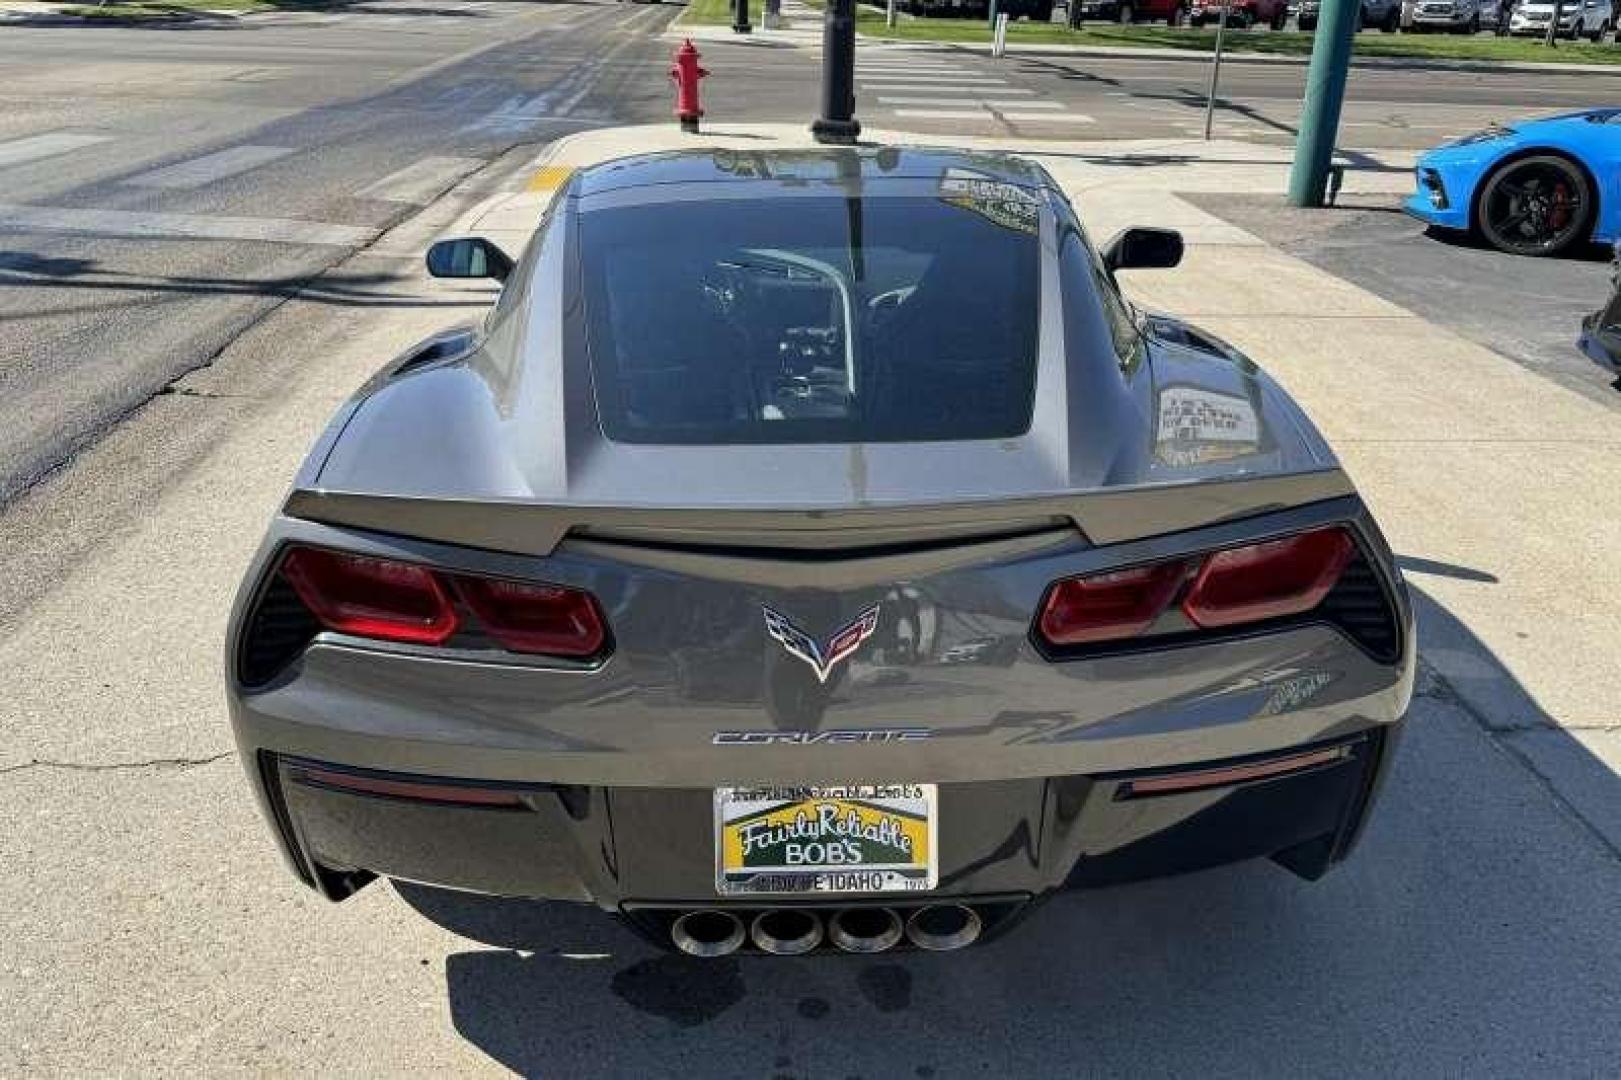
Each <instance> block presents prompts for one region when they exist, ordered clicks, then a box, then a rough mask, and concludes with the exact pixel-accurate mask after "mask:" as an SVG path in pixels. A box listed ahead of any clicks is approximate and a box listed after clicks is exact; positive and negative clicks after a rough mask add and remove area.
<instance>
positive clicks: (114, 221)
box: [0, 203, 377, 247]
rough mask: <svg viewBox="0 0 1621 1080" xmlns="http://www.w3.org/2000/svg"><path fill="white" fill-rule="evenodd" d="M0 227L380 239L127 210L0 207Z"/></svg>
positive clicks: (310, 225) (308, 224)
mask: <svg viewBox="0 0 1621 1080" xmlns="http://www.w3.org/2000/svg"><path fill="white" fill-rule="evenodd" d="M0 226H3V227H5V228H8V229H13V230H16V231H18V232H65V233H85V234H89V235H91V236H107V237H132V238H142V239H144V238H147V237H169V238H171V239H176V238H177V239H185V240H261V241H264V242H266V243H271V244H317V245H330V246H333V247H350V246H353V245H356V244H364V243H366V242H367V241H369V240H371V239H372V238H374V237H375V236H376V235H377V230H376V229H367V228H362V227H361V226H358V225H332V224H328V223H326V222H321V221H294V220H292V219H290V218H254V217H214V216H206V217H205V216H202V215H199V214H149V213H140V212H135V211H129V210H89V209H83V208H80V207H74V208H72V209H57V208H55V207H50V206H19V205H15V204H7V203H0Z"/></svg>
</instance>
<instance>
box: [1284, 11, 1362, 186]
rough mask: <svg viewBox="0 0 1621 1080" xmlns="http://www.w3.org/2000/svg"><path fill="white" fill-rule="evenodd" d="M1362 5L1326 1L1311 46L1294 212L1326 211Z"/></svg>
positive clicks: (1294, 173) (1293, 175)
mask: <svg viewBox="0 0 1621 1080" xmlns="http://www.w3.org/2000/svg"><path fill="white" fill-rule="evenodd" d="M1361 10H1362V0H1323V6H1322V7H1321V8H1320V9H1319V11H1318V15H1317V37H1316V40H1315V41H1313V42H1312V46H1311V70H1310V71H1308V72H1307V73H1306V105H1305V108H1303V109H1302V110H1301V111H1300V135H1299V137H1298V138H1296V139H1295V164H1294V168H1293V169H1292V170H1291V171H1290V173H1289V203H1290V205H1292V206H1322V205H1323V195H1324V188H1325V187H1326V186H1327V184H1328V169H1329V166H1330V165H1331V164H1333V161H1334V140H1335V136H1336V135H1338V133H1339V127H1340V105H1341V104H1342V103H1343V102H1344V101H1345V76H1346V75H1347V73H1348V72H1349V71H1350V68H1351V45H1352V44H1353V43H1354V41H1355V40H1356V24H1357V16H1358V15H1359V14H1360V13H1361Z"/></svg>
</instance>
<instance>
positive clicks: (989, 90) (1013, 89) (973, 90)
mask: <svg viewBox="0 0 1621 1080" xmlns="http://www.w3.org/2000/svg"><path fill="white" fill-rule="evenodd" d="M861 88H862V89H863V90H870V91H872V92H873V93H875V94H907V93H916V94H978V95H979V96H981V97H983V96H985V95H986V94H995V95H996V96H997V97H1008V96H1015V97H1018V96H1024V95H1033V94H1034V93H1035V91H1034V90H1022V89H1020V88H1019V87H1017V86H916V85H913V84H912V83H904V84H901V85H898V86H874V85H872V84H871V83H863V84H862V85H861Z"/></svg>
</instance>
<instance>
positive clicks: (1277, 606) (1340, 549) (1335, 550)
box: [1182, 529, 1356, 629]
mask: <svg viewBox="0 0 1621 1080" xmlns="http://www.w3.org/2000/svg"><path fill="white" fill-rule="evenodd" d="M1355 550H1356V546H1355V544H1354V543H1353V542H1352V540H1351V538H1350V536H1349V535H1347V534H1346V532H1345V530H1344V529H1317V530H1314V531H1312V532H1307V533H1300V534H1299V535H1297V536H1286V537H1284V538H1282V539H1281V540H1267V541H1265V542H1263V543H1259V544H1249V545H1246V546H1245V547H1239V548H1228V549H1227V550H1226V551H1218V552H1216V553H1215V554H1213V555H1211V556H1210V557H1209V558H1208V559H1206V560H1205V564H1204V568H1203V569H1202V570H1200V571H1199V576H1198V577H1197V578H1196V579H1195V580H1194V582H1193V587H1192V588H1190V589H1189V590H1188V595H1187V598H1186V599H1184V600H1183V601H1182V610H1183V612H1185V613H1186V614H1187V617H1188V618H1189V619H1192V620H1193V621H1194V622H1195V623H1197V624H1198V625H1199V626H1202V627H1205V628H1206V629H1209V628H1212V627H1220V626H1233V625H1235V624H1237V623H1250V622H1259V621H1260V620H1262V619H1276V618H1281V617H1283V616H1286V615H1299V614H1302V613H1303V612H1307V611H1310V610H1311V609H1312V608H1314V607H1316V606H1317V605H1318V604H1319V603H1321V602H1322V599H1323V597H1325V596H1327V595H1328V591H1329V590H1330V589H1332V588H1333V587H1334V583H1335V582H1336V581H1338V580H1339V577H1340V572H1341V571H1343V570H1344V569H1345V564H1346V563H1348V562H1350V561H1351V556H1352V554H1353V553H1354V552H1355Z"/></svg>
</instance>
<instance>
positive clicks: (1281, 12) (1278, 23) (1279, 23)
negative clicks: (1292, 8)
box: [1267, 4, 1289, 30]
mask: <svg viewBox="0 0 1621 1080" xmlns="http://www.w3.org/2000/svg"><path fill="white" fill-rule="evenodd" d="M1288 22H1289V9H1288V7H1287V6H1285V5H1283V4H1279V5H1278V10H1276V11H1274V12H1273V13H1272V21H1271V22H1270V23H1268V24H1267V25H1269V26H1271V27H1272V29H1274V30H1282V29H1283V28H1284V26H1285V25H1286V24H1287V23H1288Z"/></svg>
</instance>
